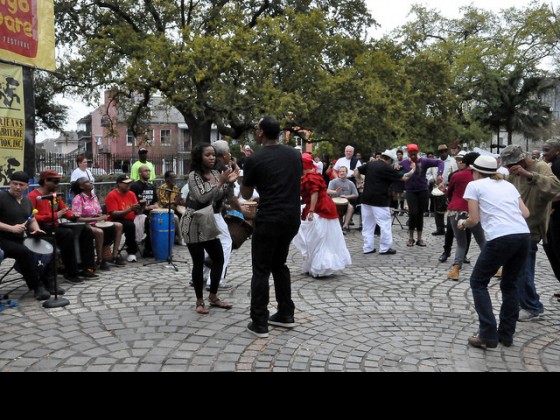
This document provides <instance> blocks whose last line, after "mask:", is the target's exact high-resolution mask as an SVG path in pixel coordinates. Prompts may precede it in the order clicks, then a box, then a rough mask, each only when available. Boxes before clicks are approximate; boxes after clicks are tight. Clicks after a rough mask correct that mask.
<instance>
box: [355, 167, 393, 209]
mask: <svg viewBox="0 0 560 420" xmlns="http://www.w3.org/2000/svg"><path fill="white" fill-rule="evenodd" d="M358 172H360V174H362V175H364V174H365V176H366V178H365V181H364V192H363V193H362V199H361V201H362V204H367V205H368V206H375V207H389V206H390V205H391V194H390V193H389V187H390V185H391V184H392V183H393V182H395V181H399V180H400V179H401V178H402V175H401V174H399V172H398V171H397V170H395V169H393V168H391V167H390V166H389V165H387V164H386V163H385V162H384V161H383V160H374V161H372V162H368V163H367V164H365V165H362V166H360V167H359V168H358Z"/></svg>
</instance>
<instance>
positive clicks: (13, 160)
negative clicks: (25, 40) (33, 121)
mask: <svg viewBox="0 0 560 420" xmlns="http://www.w3.org/2000/svg"><path fill="white" fill-rule="evenodd" d="M1 1H2V0H0V2H1ZM24 145H25V107H24V97H23V71H22V68H21V67H20V66H12V65H9V64H3V63H0V186H1V185H8V183H9V181H10V178H11V176H12V174H13V173H14V172H16V171H23V152H24Z"/></svg>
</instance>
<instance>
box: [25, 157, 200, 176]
mask: <svg viewBox="0 0 560 420" xmlns="http://www.w3.org/2000/svg"><path fill="white" fill-rule="evenodd" d="M77 156H78V154H77V153H69V154H61V153H45V154H41V155H37V171H36V172H37V174H38V173H39V172H41V171H44V170H47V169H54V170H56V171H57V172H58V173H59V174H60V175H63V176H70V175H71V174H72V171H73V170H74V169H76V166H77V165H76V157H77ZM137 160H138V157H137V156H131V155H130V154H113V153H99V154H97V155H94V156H93V158H92V159H88V163H89V165H88V166H89V168H90V169H91V170H92V172H93V175H94V176H96V177H97V176H98V175H109V174H119V173H130V169H131V168H132V165H133V164H134V162H136V161H137ZM148 160H149V161H150V162H151V163H152V164H153V165H154V168H155V171H156V176H157V177H163V174H164V173H165V172H166V171H173V172H175V173H176V174H177V175H178V176H182V175H186V174H188V173H189V168H190V161H191V152H178V153H176V154H172V155H158V154H153V155H150V154H149V155H148Z"/></svg>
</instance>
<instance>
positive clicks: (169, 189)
mask: <svg viewBox="0 0 560 420" xmlns="http://www.w3.org/2000/svg"><path fill="white" fill-rule="evenodd" d="M163 179H164V180H165V182H164V183H163V184H161V186H160V187H159V188H158V191H157V194H158V200H159V205H160V206H161V207H162V208H164V209H167V208H169V202H171V210H173V220H174V221H175V244H177V245H183V246H187V244H186V242H185V240H184V239H183V234H182V233H181V229H179V217H181V215H182V213H181V206H183V207H182V209H184V208H185V207H184V206H185V199H184V198H183V197H182V196H181V191H180V190H179V187H178V186H177V175H176V174H175V172H173V171H167V172H165V174H163ZM183 213H184V210H183Z"/></svg>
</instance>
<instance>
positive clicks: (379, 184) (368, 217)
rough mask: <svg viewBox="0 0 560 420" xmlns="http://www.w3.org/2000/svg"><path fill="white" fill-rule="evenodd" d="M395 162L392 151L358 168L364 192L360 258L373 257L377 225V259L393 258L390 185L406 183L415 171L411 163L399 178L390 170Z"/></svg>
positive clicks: (385, 152)
mask: <svg viewBox="0 0 560 420" xmlns="http://www.w3.org/2000/svg"><path fill="white" fill-rule="evenodd" d="M396 161H397V154H396V153H395V152H393V151H392V150H385V151H384V152H383V153H382V154H381V160H372V161H369V162H368V163H367V164H365V165H362V166H360V167H359V168H358V169H357V170H358V172H359V173H360V175H364V176H365V182H364V192H363V194H362V226H363V227H362V237H363V239H364V247H363V251H364V254H373V253H374V252H375V251H376V249H375V235H374V232H375V226H376V225H379V228H380V231H381V235H380V238H379V241H380V244H379V255H393V254H396V253H397V251H395V250H394V249H393V248H391V246H392V245H393V232H392V230H391V210H390V209H389V206H390V205H391V192H390V191H389V187H390V185H391V184H392V183H393V182H395V181H407V180H408V179H409V178H410V177H411V176H412V175H413V174H414V171H415V170H416V165H415V164H414V162H412V163H411V168H410V171H409V172H407V173H406V174H404V175H402V174H400V173H399V172H398V171H397V170H396V169H394V168H393V163H395V162H396Z"/></svg>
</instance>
